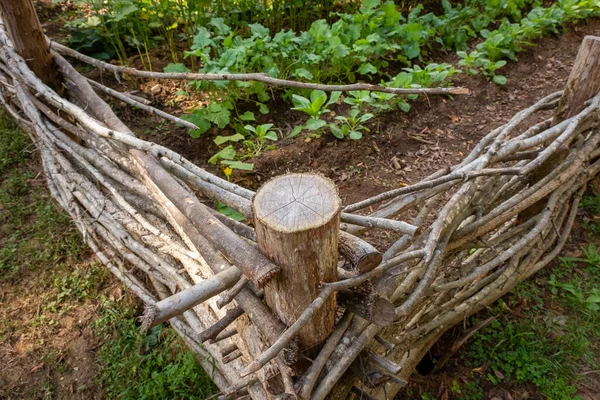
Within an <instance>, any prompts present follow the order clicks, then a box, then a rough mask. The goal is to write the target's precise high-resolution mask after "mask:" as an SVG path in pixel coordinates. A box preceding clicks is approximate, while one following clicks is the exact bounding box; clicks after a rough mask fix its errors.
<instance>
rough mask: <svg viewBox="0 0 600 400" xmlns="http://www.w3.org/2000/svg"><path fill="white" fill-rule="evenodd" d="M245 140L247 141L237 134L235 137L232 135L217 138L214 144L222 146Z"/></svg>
mask: <svg viewBox="0 0 600 400" xmlns="http://www.w3.org/2000/svg"><path fill="white" fill-rule="evenodd" d="M244 139H245V137H244V135H240V134H239V133H236V134H235V135H231V136H217V137H216V138H215V140H214V142H215V144H216V145H217V146H220V145H222V144H223V143H227V142H239V141H240V140H244Z"/></svg>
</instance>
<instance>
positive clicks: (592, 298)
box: [587, 295, 600, 303]
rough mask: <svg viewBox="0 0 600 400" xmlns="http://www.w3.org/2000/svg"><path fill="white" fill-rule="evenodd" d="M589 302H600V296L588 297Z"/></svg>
mask: <svg viewBox="0 0 600 400" xmlns="http://www.w3.org/2000/svg"><path fill="white" fill-rule="evenodd" d="M587 302H588V303H600V296H596V295H591V296H590V297H588V298H587Z"/></svg>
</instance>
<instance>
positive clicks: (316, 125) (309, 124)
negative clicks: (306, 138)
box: [306, 118, 327, 131]
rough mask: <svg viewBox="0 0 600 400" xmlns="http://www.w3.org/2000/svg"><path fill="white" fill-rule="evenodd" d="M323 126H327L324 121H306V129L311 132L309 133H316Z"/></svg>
mask: <svg viewBox="0 0 600 400" xmlns="http://www.w3.org/2000/svg"><path fill="white" fill-rule="evenodd" d="M325 124H327V123H326V122H325V121H323V120H322V119H313V118H311V119H309V120H308V121H306V129H308V130H311V131H316V130H317V129H320V128H322V127H323V126H325Z"/></svg>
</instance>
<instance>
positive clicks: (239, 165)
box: [221, 160, 254, 171]
mask: <svg viewBox="0 0 600 400" xmlns="http://www.w3.org/2000/svg"><path fill="white" fill-rule="evenodd" d="M221 164H223V165H227V166H228V167H229V168H232V169H241V170H244V171H252V170H253V169H254V164H251V163H245V162H241V161H232V160H222V161H221Z"/></svg>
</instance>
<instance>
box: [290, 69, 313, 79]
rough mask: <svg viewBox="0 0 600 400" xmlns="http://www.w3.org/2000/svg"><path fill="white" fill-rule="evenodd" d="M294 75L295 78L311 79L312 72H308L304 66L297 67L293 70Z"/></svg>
mask: <svg viewBox="0 0 600 400" xmlns="http://www.w3.org/2000/svg"><path fill="white" fill-rule="evenodd" d="M294 76H295V77H296V78H301V79H306V80H311V79H313V74H311V73H310V71H309V70H307V69H306V68H298V69H296V70H295V71H294Z"/></svg>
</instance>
